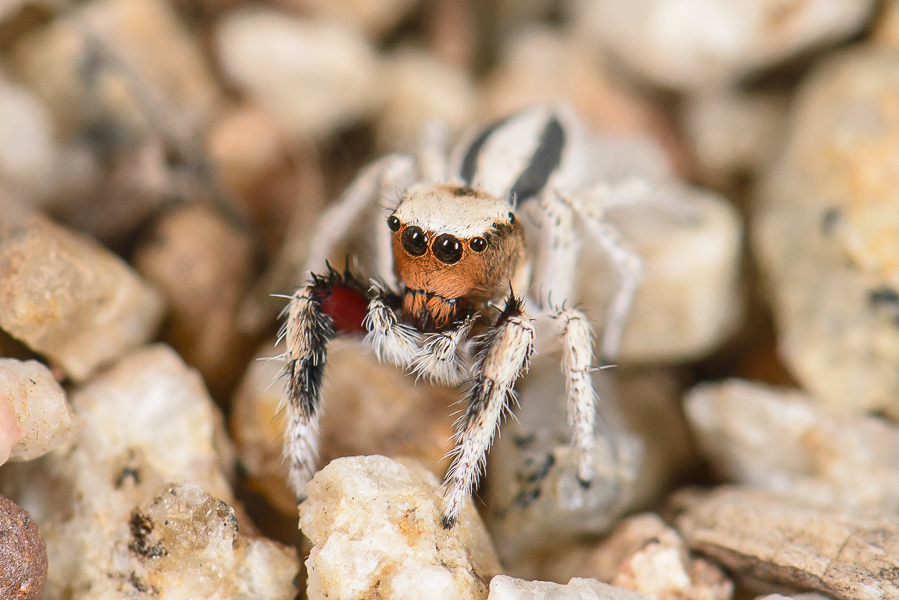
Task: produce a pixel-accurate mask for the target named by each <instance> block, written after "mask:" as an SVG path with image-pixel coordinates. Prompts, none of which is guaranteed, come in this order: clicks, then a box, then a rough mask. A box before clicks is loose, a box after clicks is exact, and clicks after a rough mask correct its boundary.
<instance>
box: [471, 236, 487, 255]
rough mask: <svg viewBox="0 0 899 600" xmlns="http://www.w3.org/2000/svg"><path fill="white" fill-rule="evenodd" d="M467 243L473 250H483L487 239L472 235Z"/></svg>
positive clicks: (485, 247)
mask: <svg viewBox="0 0 899 600" xmlns="http://www.w3.org/2000/svg"><path fill="white" fill-rule="evenodd" d="M468 245H469V246H470V247H471V249H472V250H474V251H475V252H483V251H484V250H486V249H487V240H485V239H484V238H482V237H473V238H471V241H470V242H468Z"/></svg>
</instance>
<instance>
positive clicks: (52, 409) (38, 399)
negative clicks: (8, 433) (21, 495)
mask: <svg viewBox="0 0 899 600" xmlns="http://www.w3.org/2000/svg"><path fill="white" fill-rule="evenodd" d="M4 400H5V401H6V403H8V404H9V406H10V407H11V408H12V411H13V414H14V416H15V418H16V421H17V422H18V425H19V426H20V427H21V430H22V437H21V439H20V440H18V441H17V443H16V444H15V445H14V446H13V447H12V449H11V450H12V451H11V453H10V455H9V458H10V459H11V460H32V459H34V458H37V457H39V456H43V455H44V454H46V453H47V452H49V451H51V450H54V449H55V448H58V447H59V446H61V445H62V444H63V443H64V442H66V441H67V440H68V438H69V431H70V428H71V426H72V415H71V412H70V410H69V403H68V401H67V400H66V393H65V391H63V389H62V387H61V386H60V385H59V383H57V381H56V379H55V378H54V377H53V373H52V372H51V371H50V369H48V368H47V367H46V366H44V365H43V364H41V363H39V362H38V361H36V360H29V361H19V360H16V359H14V358H0V404H3V402H4ZM2 462H3V461H0V463H2Z"/></svg>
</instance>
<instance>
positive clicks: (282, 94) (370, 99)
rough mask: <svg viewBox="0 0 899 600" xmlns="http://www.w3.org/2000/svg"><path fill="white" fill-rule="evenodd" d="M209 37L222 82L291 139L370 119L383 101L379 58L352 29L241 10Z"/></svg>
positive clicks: (265, 11)
mask: <svg viewBox="0 0 899 600" xmlns="http://www.w3.org/2000/svg"><path fill="white" fill-rule="evenodd" d="M215 39H216V51H217V54H218V58H219V61H220V62H221V65H222V70H223V71H224V74H225V76H226V78H227V79H228V80H229V81H230V82H231V83H232V84H233V85H234V86H236V87H237V88H238V89H240V90H242V91H243V92H245V93H246V94H247V95H249V96H250V97H251V98H253V99H255V100H256V101H257V102H259V105H260V106H262V107H263V108H264V109H266V110H267V111H269V112H270V113H271V115H272V116H273V117H274V118H275V119H276V120H277V121H278V123H279V124H280V126H281V127H282V129H283V131H284V133H285V135H287V136H289V137H290V138H292V139H300V140H303V141H306V140H308V139H310V138H311V139H322V138H324V137H326V136H328V135H331V134H333V133H336V132H337V131H338V130H339V129H342V128H345V127H348V126H350V125H352V124H354V123H356V122H358V121H359V120H360V119H362V118H364V117H366V116H369V115H372V114H373V113H374V112H375V110H377V109H378V108H379V107H380V105H381V103H382V98H383V94H384V90H383V82H384V78H383V68H382V64H381V62H380V59H379V58H378V57H377V55H376V54H375V51H374V49H373V48H372V46H371V45H370V44H369V42H368V41H367V40H366V39H365V38H363V37H362V36H361V35H359V34H358V33H357V32H355V31H353V30H352V29H347V28H344V27H341V26H339V25H336V24H334V23H329V22H327V21H315V20H310V19H301V18H297V17H294V16H290V15H288V14H285V13H281V12H278V11H274V10H271V9H267V8H240V9H238V10H235V11H233V12H231V13H230V14H228V15H227V16H226V17H225V18H224V19H222V20H221V21H220V22H219V23H218V25H217V26H216V38H215Z"/></svg>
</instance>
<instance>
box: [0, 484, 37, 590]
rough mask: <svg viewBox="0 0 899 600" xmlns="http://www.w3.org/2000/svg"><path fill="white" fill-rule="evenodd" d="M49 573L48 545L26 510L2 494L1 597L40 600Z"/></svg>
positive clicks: (0, 510)
mask: <svg viewBox="0 0 899 600" xmlns="http://www.w3.org/2000/svg"><path fill="white" fill-rule="evenodd" d="M46 577H47V549H46V548H45V547H44V540H43V538H41V532H40V531H38V528H37V525H35V523H34V521H32V520H31V517H30V516H29V515H28V513H27V512H25V511H24V510H22V509H21V508H19V507H18V506H16V504H15V503H14V502H13V501H12V500H10V499H9V498H7V497H5V496H0V597H2V598H6V599H7V600H39V599H40V598H41V596H42V594H43V591H44V580H45V579H46Z"/></svg>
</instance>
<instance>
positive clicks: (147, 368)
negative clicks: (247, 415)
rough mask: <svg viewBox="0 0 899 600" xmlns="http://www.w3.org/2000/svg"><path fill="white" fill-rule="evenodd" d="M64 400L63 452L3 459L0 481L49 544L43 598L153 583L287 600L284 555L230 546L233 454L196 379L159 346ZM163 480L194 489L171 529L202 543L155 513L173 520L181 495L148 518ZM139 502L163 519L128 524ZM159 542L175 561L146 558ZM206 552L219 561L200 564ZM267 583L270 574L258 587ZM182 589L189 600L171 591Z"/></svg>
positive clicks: (148, 589)
mask: <svg viewBox="0 0 899 600" xmlns="http://www.w3.org/2000/svg"><path fill="white" fill-rule="evenodd" d="M71 399H72V408H73V411H74V412H75V414H76V415H77V418H78V420H79V422H80V423H81V427H80V428H79V429H78V430H77V432H76V433H75V434H74V436H73V438H72V443H71V445H70V446H68V447H67V448H66V449H65V450H64V451H63V450H58V451H55V452H51V453H50V454H48V455H47V456H45V457H43V458H41V459H38V460H34V461H30V462H25V463H9V464H7V465H5V466H4V467H3V470H2V476H0V484H2V485H0V487H2V489H3V492H4V493H5V494H6V495H8V496H9V497H11V498H13V499H14V500H15V501H16V502H17V503H18V504H19V505H20V506H22V507H23V508H25V509H26V510H28V511H29V513H31V515H32V516H33V517H34V519H35V521H36V522H37V523H38V525H39V526H40V528H41V531H42V533H43V535H44V538H45V540H46V542H47V551H48V555H49V557H50V558H49V562H50V569H49V573H48V579H47V590H48V592H47V593H48V594H49V597H54V598H56V597H66V598H73V599H78V600H82V599H83V600H87V599H88V598H90V599H91V600H93V599H95V598H103V599H104V600H105V599H106V598H110V599H112V598H121V593H122V589H128V590H129V593H132V594H134V596H135V597H137V598H145V597H146V598H150V597H152V595H153V593H154V592H153V589H154V588H153V586H154V585H156V586H162V587H161V588H160V589H159V591H158V593H157V594H156V595H157V597H158V596H159V595H162V596H163V597H165V595H166V594H172V596H170V597H188V598H223V599H224V598H232V597H233V598H235V599H237V598H246V597H247V596H240V595H239V593H238V591H235V590H262V591H264V590H266V589H268V590H272V589H274V588H277V590H280V591H277V593H274V592H272V594H271V596H265V595H264V594H262V592H260V595H259V596H254V595H252V594H251V595H250V596H249V597H272V598H283V597H285V595H286V597H292V595H293V594H294V593H295V591H294V590H292V586H291V584H290V582H291V580H292V579H293V577H294V576H295V574H296V563H295V562H292V561H293V557H292V551H286V550H284V549H281V548H279V547H275V546H273V547H272V548H265V547H262V548H258V549H255V550H254V549H252V547H248V548H247V549H245V550H241V549H240V546H241V544H244V545H246V544H247V543H248V542H247V541H243V542H241V541H240V538H238V540H237V542H234V540H233V536H232V539H228V535H230V534H228V533H227V531H226V530H227V529H228V528H233V527H235V522H234V521H235V517H234V513H233V511H231V509H229V508H228V507H227V506H225V504H223V503H222V502H220V501H219V500H217V499H220V500H222V501H224V502H231V501H232V492H231V488H230V486H229V484H228V479H227V475H228V473H229V471H230V467H231V464H232V461H233V458H232V452H231V450H230V448H229V446H228V443H227V437H226V435H225V433H224V427H223V423H222V418H221V415H220V413H219V412H218V408H217V407H216V406H215V404H214V403H213V402H212V400H211V398H210V397H209V394H208V392H206V390H205V387H204V386H203V382H202V379H201V378H200V376H199V374H198V373H197V372H196V371H194V370H193V369H190V368H189V367H187V366H186V365H185V364H184V362H183V361H182V360H181V359H180V358H179V357H178V355H177V354H175V352H173V351H172V350H171V349H170V348H168V347H166V346H163V345H155V346H150V347H147V348H144V349H141V350H139V351H137V352H135V353H133V354H131V355H129V356H126V357H125V358H124V359H122V360H121V361H120V362H119V363H118V364H116V365H115V366H114V367H113V368H112V369H110V370H109V371H107V372H105V373H102V374H100V375H99V376H98V377H97V378H96V379H94V380H93V381H91V382H90V383H88V384H85V385H84V386H82V387H80V388H78V389H76V390H75V392H74V393H73V394H72V396H71ZM173 481H174V482H181V481H190V482H191V484H190V486H189V487H191V488H192V489H194V490H195V491H194V492H191V493H190V494H188V497H187V498H183V499H182V500H183V502H184V505H183V506H182V508H183V509H184V510H187V511H189V512H191V514H193V515H194V516H192V517H190V518H186V517H185V518H186V519H187V521H186V522H182V525H179V526H178V527H182V526H185V527H187V528H188V529H189V528H190V527H194V528H196V530H197V531H196V533H198V534H199V533H203V532H206V533H203V535H205V536H206V538H203V539H201V538H200V537H185V536H184V535H183V533H182V534H176V533H172V531H171V527H175V525H174V524H171V523H165V520H166V518H165V517H163V516H161V515H163V514H171V515H174V514H175V513H174V512H172V511H174V510H175V509H176V507H177V506H179V505H178V502H179V500H178V499H177V498H175V497H171V496H172V494H169V496H170V497H167V499H164V500H163V501H160V502H163V505H164V506H162V508H159V511H158V512H156V513H154V512H153V510H155V509H153V510H151V508H149V507H148V505H155V504H158V502H157V501H156V500H154V499H155V498H157V497H158V496H159V495H160V494H162V495H163V496H166V492H165V490H166V489H168V487H171V484H170V482H173ZM197 486H200V487H202V491H201V490H200V488H199V487H197ZM207 494H212V495H213V496H214V497H215V498H217V499H213V498H211V497H210V496H208V495H207ZM200 496H202V497H203V498H204V499H202V500H197V498H198V497H200ZM204 506H205V507H206V508H203V507H204ZM138 507H142V508H140V510H139V511H138V512H140V511H143V512H145V513H147V514H152V515H155V516H152V520H154V522H156V521H161V522H162V524H161V525H159V523H157V525H158V526H153V527H149V528H148V527H146V526H145V525H144V524H142V520H141V519H137V520H136V521H135V517H134V514H135V510H136V509H137V508H138ZM178 510H181V509H178ZM170 526H171V527H170ZM167 528H168V529H167ZM182 528H183V527H182ZM223 528H224V529H223ZM222 535H224V536H225V537H224V538H221V536H222ZM154 536H155V537H154ZM141 540H144V541H146V544H143V543H142V542H141ZM194 543H195V545H193V546H192V545H191V544H194ZM262 543H264V544H270V542H267V541H264V542H262ZM157 544H162V545H163V546H164V547H169V548H172V549H174V548H177V549H179V550H178V551H179V553H181V558H180V559H178V560H177V561H174V560H173V562H171V563H169V564H168V565H164V566H160V560H162V559H163V554H162V553H161V551H160V552H156V553H155V554H159V556H156V557H153V556H151V555H153V554H154V552H153V551H152V548H153V547H154V546H155V545H157ZM211 545H213V546H215V545H217V547H218V548H219V549H222V551H223V552H225V554H224V555H222V554H221V553H219V552H218V551H217V550H215V549H214V548H212V546H211ZM241 552H244V553H245V558H241V557H240V556H238V555H239V554H240V553H241ZM192 553H194V554H195V555H194V554H192ZM204 553H213V554H216V555H217V556H218V558H216V559H215V560H214V561H213V564H207V563H206V562H205V560H206V559H205V558H204V556H209V554H204ZM170 555H171V554H170ZM266 557H268V558H266ZM151 558H152V559H153V560H150V559H151ZM210 560H211V559H210ZM244 561H252V562H244ZM162 562H164V560H162ZM262 563H265V564H267V565H269V567H267V568H268V569H270V570H266V568H265V567H264V565H263V564H262ZM254 565H255V566H254ZM291 565H292V566H291ZM157 569H160V570H159V571H157ZM132 573H135V575H134V577H132ZM210 573H211V574H212V575H214V577H213V576H212V575H210ZM268 577H272V578H273V579H272V580H270V581H269V582H268V583H266V579H267V578H268ZM216 578H217V579H216ZM216 581H218V582H219V584H218V586H217V587H216V583H215V582H216ZM123 586H124V588H123ZM182 586H183V589H185V590H193V591H196V594H194V592H191V593H186V594H185V595H182V596H178V595H176V594H177V593H178V589H181V587H182ZM210 586H212V587H210ZM209 589H211V590H212V592H209V593H208V594H206V593H205V592H203V593H201V592H200V591H197V590H209ZM228 590H231V591H228ZM285 590H286V591H285ZM213 592H215V593H213ZM287 592H289V594H288V593H287ZM241 593H243V592H241ZM266 593H268V592H266ZM142 594H143V595H142ZM216 594H219V595H216Z"/></svg>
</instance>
